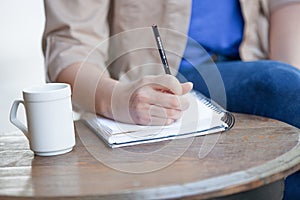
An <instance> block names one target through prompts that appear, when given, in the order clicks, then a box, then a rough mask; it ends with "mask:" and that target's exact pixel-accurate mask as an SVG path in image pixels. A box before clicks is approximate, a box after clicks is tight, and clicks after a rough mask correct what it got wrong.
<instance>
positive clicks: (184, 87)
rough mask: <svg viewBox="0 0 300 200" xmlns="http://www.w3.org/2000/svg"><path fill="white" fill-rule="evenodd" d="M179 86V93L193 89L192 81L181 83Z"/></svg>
mask: <svg viewBox="0 0 300 200" xmlns="http://www.w3.org/2000/svg"><path fill="white" fill-rule="evenodd" d="M181 87H182V94H181V95H184V94H186V93H188V92H189V91H191V90H192V89H193V83H192V82H186V83H182V84H181Z"/></svg>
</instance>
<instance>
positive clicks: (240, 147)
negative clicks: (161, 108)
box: [0, 114, 300, 199]
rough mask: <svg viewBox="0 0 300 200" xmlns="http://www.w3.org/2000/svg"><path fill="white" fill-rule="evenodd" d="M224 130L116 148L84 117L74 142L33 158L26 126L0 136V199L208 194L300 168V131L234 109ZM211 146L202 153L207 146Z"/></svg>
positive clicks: (230, 191)
mask: <svg viewBox="0 0 300 200" xmlns="http://www.w3.org/2000/svg"><path fill="white" fill-rule="evenodd" d="M235 117H236V124H235V126H234V128H233V129H232V130H230V131H228V132H225V133H222V134H214V135H209V136H205V137H196V138H191V139H180V140H174V141H169V142H160V143H155V144H147V145H137V146H134V147H126V148H120V149H110V148H108V147H106V146H105V145H104V144H103V142H102V141H101V140H100V139H99V138H98V137H97V136H96V135H95V134H94V133H93V132H91V131H90V130H89V129H88V128H87V127H86V126H85V125H83V124H82V123H81V122H76V123H75V125H76V134H77V135H76V146H75V148H74V149H73V151H72V152H70V153H67V154H64V155H60V156H53V157H39V156H34V155H33V153H32V152H31V151H30V150H29V145H28V141H27V140H26V138H25V137H24V136H23V135H22V133H20V132H18V131H17V132H13V133H2V134H0V155H1V157H0V199H10V198H15V197H19V198H20V199H32V198H41V197H44V198H46V199H53V198H54V199H55V198H57V199H68V198H72V199H73V198H77V199H102V198H103V199H105V198H114V199H124V198H130V199H140V198H147V199H149V198H150V199H155V198H197V199H205V198H212V197H220V196H224V195H229V194H234V193H237V192H242V191H247V190H251V189H254V188H257V187H260V186H263V185H266V184H268V183H272V182H275V181H277V180H280V179H282V178H284V177H285V176H287V175H289V174H291V173H293V172H295V171H297V170H299V169H300V146H299V135H300V130H299V129H297V128H294V127H292V126H290V125H287V124H285V123H282V122H279V121H276V120H271V119H267V118H262V117H256V116H250V115H243V114H235ZM207 147H208V149H211V151H208V152H207V153H208V154H205V155H204V156H202V157H201V156H200V158H199V151H200V149H201V148H202V149H203V148H207Z"/></svg>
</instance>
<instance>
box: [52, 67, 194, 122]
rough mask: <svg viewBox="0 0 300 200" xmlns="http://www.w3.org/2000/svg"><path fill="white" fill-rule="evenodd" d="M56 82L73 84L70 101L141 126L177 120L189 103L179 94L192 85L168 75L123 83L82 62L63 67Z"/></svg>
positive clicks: (101, 113) (184, 92)
mask: <svg viewBox="0 0 300 200" xmlns="http://www.w3.org/2000/svg"><path fill="white" fill-rule="evenodd" d="M57 81H59V82H67V83H69V84H71V85H72V88H73V97H72V98H73V101H75V102H76V103H77V105H78V104H79V106H80V107H83V106H84V109H85V110H88V111H90V112H96V113H97V114H100V115H103V116H105V117H108V118H111V119H114V120H117V121H121V122H126V123H136V124H143V125H166V124H171V123H173V122H174V121H175V120H177V119H178V118H179V117H180V116H181V114H182V111H184V110H185V109H187V108H188V106H189V103H188V102H187V101H186V99H185V98H183V97H182V95H184V94H186V93H187V92H189V91H190V90H191V89H192V87H193V86H192V84H191V83H184V84H180V83H179V82H178V80H177V79H176V78H175V77H174V76H171V75H160V76H145V77H143V78H141V79H139V80H137V81H134V82H130V83H123V82H119V81H116V80H114V79H111V78H110V77H107V76H103V73H102V71H101V70H99V69H98V68H97V67H95V66H93V65H91V64H82V63H81V64H80V63H77V64H74V65H71V66H69V67H67V68H66V69H64V70H63V71H62V72H61V73H60V74H59V76H58V79H57Z"/></svg>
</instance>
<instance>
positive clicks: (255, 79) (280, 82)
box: [249, 61, 300, 96]
mask: <svg viewBox="0 0 300 200" xmlns="http://www.w3.org/2000/svg"><path fill="white" fill-rule="evenodd" d="M261 64H262V65H261V66H260V68H258V69H257V71H256V72H255V74H253V75H252V76H251V78H250V79H249V82H250V85H252V86H253V87H254V89H255V90H256V92H258V93H261V94H264V95H268V94H269V95H276V96H278V95H279V96H282V95H284V96H285V95H288V94H289V95H290V94H293V93H295V92H296V93H297V94H299V92H300V71H299V70H298V69H296V68H295V67H292V66H290V65H288V64H285V63H281V62H277V61H264V62H262V63H261Z"/></svg>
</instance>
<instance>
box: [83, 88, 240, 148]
mask: <svg viewBox="0 0 300 200" xmlns="http://www.w3.org/2000/svg"><path fill="white" fill-rule="evenodd" d="M186 97H187V99H188V100H189V102H190V106H189V108H188V109H187V110H186V111H184V112H183V115H182V117H181V118H180V119H178V120H177V121H176V122H174V123H173V124H170V125H167V126H141V125H134V124H126V123H121V122H116V121H113V120H111V119H107V118H104V117H101V116H98V115H95V114H92V113H85V114H83V115H82V117H81V119H82V120H83V122H84V123H85V124H86V125H87V126H88V127H89V128H91V129H92V130H93V131H94V132H95V133H96V134H97V135H98V136H99V137H100V138H101V139H102V140H103V141H104V142H105V143H106V144H107V145H108V146H109V147H112V148H117V147H123V146H131V145H137V144H143V143H151V142H159V141H164V140H172V139H180V138H186V137H196V136H201V135H207V134H212V133H217V132H223V131H227V130H229V129H231V128H232V126H233V125H234V121H235V120H234V116H233V115H232V114H231V113H230V112H228V111H226V110H224V109H223V108H222V107H221V106H219V105H218V104H216V103H215V102H213V101H211V100H210V99H208V98H206V97H205V96H203V95H202V94H200V93H198V92H195V91H193V92H190V93H188V94H186Z"/></svg>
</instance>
